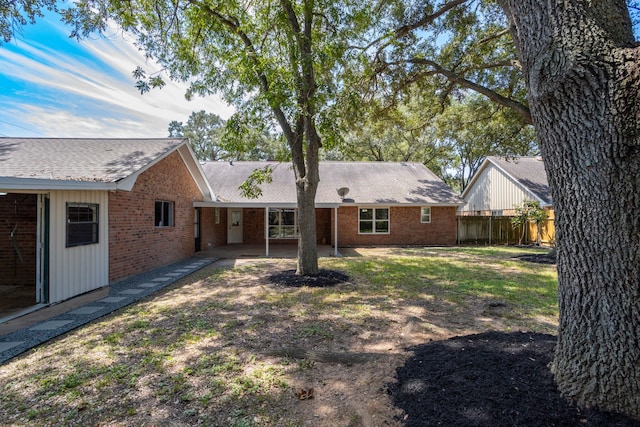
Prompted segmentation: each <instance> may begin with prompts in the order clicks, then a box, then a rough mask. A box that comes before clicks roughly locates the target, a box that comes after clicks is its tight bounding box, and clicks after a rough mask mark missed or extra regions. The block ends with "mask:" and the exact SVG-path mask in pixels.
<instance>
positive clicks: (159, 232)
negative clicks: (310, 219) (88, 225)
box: [109, 152, 204, 281]
mask: <svg viewBox="0 0 640 427" xmlns="http://www.w3.org/2000/svg"><path fill="white" fill-rule="evenodd" d="M196 200H202V195H201V193H200V191H199V190H198V187H197V185H196V184H195V183H194V182H193V178H192V177H191V175H190V173H189V171H188V170H187V167H186V166H185V164H184V162H183V161H182V158H181V157H180V155H179V154H178V153H177V152H173V153H172V154H170V155H169V156H167V157H166V158H165V159H163V160H162V161H160V162H159V163H157V164H156V165H154V166H153V167H151V168H150V169H148V170H146V171H145V172H143V173H142V174H140V176H139V177H138V180H137V182H136V184H135V186H134V187H133V190H132V191H121V190H118V191H116V192H113V193H110V194H109V281H116V280H119V279H122V278H125V277H128V276H132V275H134V274H138V273H142V272H145V271H148V270H151V269H153V268H157V267H160V266H163V265H166V264H169V263H171V262H174V261H178V260H180V259H183V258H187V257H189V256H191V255H193V253H194V252H195V243H194V242H195V240H194V239H195V237H194V225H193V224H194V207H193V202H194V201H196ZM156 201H170V202H174V226H173V227H156V226H155V202H156ZM203 230H204V227H203Z"/></svg>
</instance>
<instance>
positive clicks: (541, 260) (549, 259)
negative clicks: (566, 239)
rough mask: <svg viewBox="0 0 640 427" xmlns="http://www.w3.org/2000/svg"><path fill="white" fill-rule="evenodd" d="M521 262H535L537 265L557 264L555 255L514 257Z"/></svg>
mask: <svg viewBox="0 0 640 427" xmlns="http://www.w3.org/2000/svg"><path fill="white" fill-rule="evenodd" d="M513 258H514V259H518V260H520V261H526V262H533V263H536V264H555V263H556V256H555V255H553V254H530V255H520V256H516V257H513Z"/></svg>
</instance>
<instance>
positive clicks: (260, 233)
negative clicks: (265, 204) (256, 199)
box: [242, 208, 264, 245]
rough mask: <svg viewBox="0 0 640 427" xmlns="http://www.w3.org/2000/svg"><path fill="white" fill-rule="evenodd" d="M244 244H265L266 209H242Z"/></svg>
mask: <svg viewBox="0 0 640 427" xmlns="http://www.w3.org/2000/svg"><path fill="white" fill-rule="evenodd" d="M242 243H243V244H246V245H257V244H263V243H264V209H263V208H248V209H242Z"/></svg>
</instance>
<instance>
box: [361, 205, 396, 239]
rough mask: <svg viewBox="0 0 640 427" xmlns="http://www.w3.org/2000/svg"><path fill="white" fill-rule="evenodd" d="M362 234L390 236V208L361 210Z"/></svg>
mask: <svg viewBox="0 0 640 427" xmlns="http://www.w3.org/2000/svg"><path fill="white" fill-rule="evenodd" d="M358 232H359V233H360V234H389V208H359V209H358Z"/></svg>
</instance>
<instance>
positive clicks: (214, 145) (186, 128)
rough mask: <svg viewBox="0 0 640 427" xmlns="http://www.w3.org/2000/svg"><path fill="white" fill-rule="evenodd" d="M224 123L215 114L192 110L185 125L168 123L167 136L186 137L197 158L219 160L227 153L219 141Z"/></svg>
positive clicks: (174, 122)
mask: <svg viewBox="0 0 640 427" xmlns="http://www.w3.org/2000/svg"><path fill="white" fill-rule="evenodd" d="M224 125H225V121H224V120H222V118H221V117H220V116H218V115H217V114H211V113H207V112H205V111H204V110H201V111H197V112H196V111H194V112H193V113H191V115H190V116H189V120H188V121H187V124H186V125H183V124H182V122H176V121H173V122H171V123H169V136H171V137H184V138H187V139H188V140H189V143H190V144H191V148H193V152H194V153H195V154H196V157H197V158H198V159H199V160H221V159H224V158H225V156H226V154H227V153H226V152H225V151H224V150H223V148H222V142H221V139H222V138H221V136H222V134H223V131H224Z"/></svg>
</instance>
